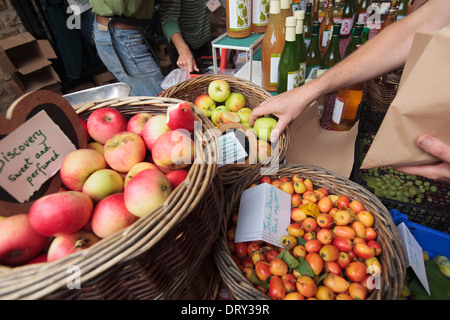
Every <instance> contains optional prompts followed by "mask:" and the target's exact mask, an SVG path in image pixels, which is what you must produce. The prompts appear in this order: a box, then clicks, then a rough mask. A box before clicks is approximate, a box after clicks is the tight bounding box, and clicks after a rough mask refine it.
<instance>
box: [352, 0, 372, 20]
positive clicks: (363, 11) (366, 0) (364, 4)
mask: <svg viewBox="0 0 450 320" xmlns="http://www.w3.org/2000/svg"><path fill="white" fill-rule="evenodd" d="M370 5H371V1H370V0H361V1H360V2H359V6H358V9H357V13H356V19H355V22H362V23H364V25H366V24H367V18H368V17H369V13H368V12H367V9H368V8H369V7H370Z"/></svg>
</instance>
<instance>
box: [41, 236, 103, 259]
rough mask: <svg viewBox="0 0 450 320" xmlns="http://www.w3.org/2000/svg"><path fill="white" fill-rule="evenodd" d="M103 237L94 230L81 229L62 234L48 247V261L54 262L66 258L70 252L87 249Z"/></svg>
mask: <svg viewBox="0 0 450 320" xmlns="http://www.w3.org/2000/svg"><path fill="white" fill-rule="evenodd" d="M100 240H101V239H100V238H99V237H97V236H96V235H95V234H94V233H93V232H91V231H88V230H80V231H77V232H73V233H70V234H61V235H58V236H56V237H55V239H53V241H52V242H51V243H50V247H49V248H48V254H47V261H48V262H52V261H56V260H58V259H61V258H64V257H65V256H68V255H69V254H72V253H75V252H78V251H81V250H85V249H87V248H89V247H91V246H93V245H94V244H96V243H97V242H99V241H100Z"/></svg>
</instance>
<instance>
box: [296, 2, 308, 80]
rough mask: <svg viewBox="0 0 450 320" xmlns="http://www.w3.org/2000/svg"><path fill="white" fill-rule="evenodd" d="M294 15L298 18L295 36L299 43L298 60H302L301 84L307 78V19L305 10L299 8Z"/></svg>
mask: <svg viewBox="0 0 450 320" xmlns="http://www.w3.org/2000/svg"><path fill="white" fill-rule="evenodd" d="M294 17H296V18H297V27H296V29H295V37H296V43H297V51H298V60H299V62H300V69H299V72H298V79H299V80H298V81H299V83H298V85H299V86H301V85H303V84H304V83H305V78H306V44H305V37H304V33H303V25H304V19H305V11H304V10H297V11H294Z"/></svg>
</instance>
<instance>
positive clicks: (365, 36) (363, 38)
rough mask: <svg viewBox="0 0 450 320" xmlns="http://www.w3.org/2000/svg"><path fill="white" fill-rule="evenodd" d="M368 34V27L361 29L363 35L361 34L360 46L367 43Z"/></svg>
mask: <svg viewBox="0 0 450 320" xmlns="http://www.w3.org/2000/svg"><path fill="white" fill-rule="evenodd" d="M369 33H370V28H369V27H364V28H363V34H362V38H361V40H362V41H361V44H364V43H366V42H367V41H369Z"/></svg>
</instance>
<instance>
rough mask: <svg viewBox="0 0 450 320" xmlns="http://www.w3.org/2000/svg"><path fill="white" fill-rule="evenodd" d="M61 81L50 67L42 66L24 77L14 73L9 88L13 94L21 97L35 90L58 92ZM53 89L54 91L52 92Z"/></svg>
mask: <svg viewBox="0 0 450 320" xmlns="http://www.w3.org/2000/svg"><path fill="white" fill-rule="evenodd" d="M60 82H61V80H60V79H59V76H58V74H57V73H56V72H55V70H53V68H52V67H51V66H44V67H43V68H41V69H38V70H36V71H33V72H30V73H28V74H26V75H24V74H22V73H20V72H15V73H14V74H13V75H12V77H11V82H10V85H11V88H12V89H13V91H14V93H15V94H16V95H17V96H18V97H20V96H21V95H23V94H25V93H28V92H33V91H37V90H52V91H55V92H58V90H59V89H60V88H61V86H60ZM53 89H55V90H53Z"/></svg>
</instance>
